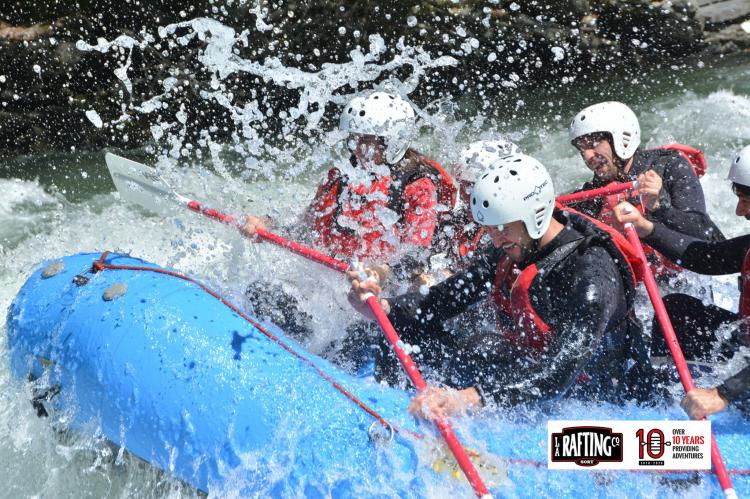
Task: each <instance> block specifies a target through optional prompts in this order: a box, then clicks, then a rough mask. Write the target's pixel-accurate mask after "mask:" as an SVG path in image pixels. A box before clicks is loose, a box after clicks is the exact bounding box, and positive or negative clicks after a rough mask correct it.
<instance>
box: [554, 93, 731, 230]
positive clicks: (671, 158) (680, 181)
mask: <svg viewBox="0 0 750 499" xmlns="http://www.w3.org/2000/svg"><path fill="white" fill-rule="evenodd" d="M569 136H570V141H571V143H572V144H573V146H574V147H575V148H576V149H578V151H579V152H580V153H581V157H582V158H583V160H584V162H585V163H586V166H588V167H589V169H590V170H591V171H593V172H594V178H593V179H592V180H591V181H589V182H586V183H585V184H584V185H583V187H581V189H579V190H580V191H583V190H589V189H594V188H597V187H602V186H604V185H607V184H609V183H610V182H615V181H618V182H628V181H631V180H638V183H639V186H640V188H639V190H640V193H641V197H640V200H639V199H636V198H634V199H630V200H629V201H630V202H631V203H632V204H633V205H635V206H638V207H639V209H640V210H641V211H642V212H644V210H645V214H646V218H648V219H649V220H652V221H655V222H659V223H661V224H663V225H665V226H666V227H669V228H670V229H673V230H676V231H677V232H681V233H683V234H688V235H690V236H694V237H696V238H698V239H703V240H706V241H721V240H723V239H724V236H723V235H722V233H721V231H720V230H719V228H718V227H717V226H716V225H715V224H714V223H713V221H712V220H711V218H710V217H709V216H708V213H707V212H706V202H705V199H704V197H703V189H702V187H701V184H700V182H699V180H698V176H697V175H696V173H695V171H694V169H693V167H692V166H691V164H690V162H688V160H687V159H686V157H688V156H687V155H685V156H683V155H682V154H681V153H680V152H678V151H677V150H674V149H672V148H671V147H677V148H684V149H690V148H688V147H687V146H680V145H676V144H673V145H672V146H670V148H666V147H665V148H656V149H648V150H644V149H639V148H638V146H639V145H640V143H641V128H640V125H639V123H638V118H637V117H636V115H635V113H633V111H632V110H631V109H630V108H629V107H628V106H626V105H625V104H622V103H620V102H611V101H610V102H601V103H599V104H594V105H593V106H589V107H587V108H585V109H584V110H582V111H581V112H579V113H578V114H577V115H576V116H575V117H574V118H573V121H572V122H571V124H570V129H569ZM694 152H695V153H697V154H700V155H701V161H702V153H700V152H699V151H694ZM702 166H704V167H705V163H704V165H702ZM575 208H576V209H577V210H579V211H581V212H583V213H585V214H587V215H589V216H592V217H594V218H596V219H598V220H602V221H604V222H606V223H610V216H611V212H610V210H609V208H608V205H607V200H606V199H605V198H603V197H599V198H597V199H594V200H591V201H585V202H582V203H577V204H576V205H575Z"/></svg>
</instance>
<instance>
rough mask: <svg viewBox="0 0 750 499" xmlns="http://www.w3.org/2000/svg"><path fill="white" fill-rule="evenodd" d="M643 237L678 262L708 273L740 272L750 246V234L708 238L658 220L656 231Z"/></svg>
mask: <svg viewBox="0 0 750 499" xmlns="http://www.w3.org/2000/svg"><path fill="white" fill-rule="evenodd" d="M643 241H644V242H645V243H647V244H648V245H649V246H651V247H653V248H654V249H656V250H658V251H660V252H662V253H664V255H666V256H667V258H669V259H670V260H672V261H674V262H675V263H677V264H678V265H681V266H682V267H685V268H686V269H688V270H692V271H693V272H697V273H699V274H706V275H724V274H734V273H736V272H739V271H740V270H741V269H742V261H743V260H744V258H745V254H746V253H747V251H748V250H749V249H750V235H746V236H739V237H735V238H734V239H727V240H726V241H704V240H702V239H698V238H696V237H692V236H688V235H685V234H680V233H679V232H676V231H674V230H671V229H669V228H667V227H665V226H664V225H661V224H658V223H655V224H654V231H653V232H652V233H651V235H649V236H648V237H646V238H644V239H643Z"/></svg>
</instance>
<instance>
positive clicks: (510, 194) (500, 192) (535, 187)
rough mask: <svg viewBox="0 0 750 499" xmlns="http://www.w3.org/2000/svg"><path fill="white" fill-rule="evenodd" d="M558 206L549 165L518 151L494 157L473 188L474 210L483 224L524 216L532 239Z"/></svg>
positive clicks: (547, 223) (540, 233) (472, 209)
mask: <svg viewBox="0 0 750 499" xmlns="http://www.w3.org/2000/svg"><path fill="white" fill-rule="evenodd" d="M554 208H555V188H554V186H553V185H552V177H550V175H549V172H548V171H547V169H546V168H544V166H543V165H542V164H541V163H540V162H539V161H537V160H535V159H534V158H532V157H531V156H526V155H525V154H518V155H516V156H509V157H507V158H502V159H499V160H497V161H495V162H494V163H493V164H492V166H490V168H489V169H488V170H487V171H485V173H484V174H483V175H482V176H481V177H480V178H479V180H477V182H476V184H474V188H473V189H472V191H471V214H472V216H473V217H474V220H475V221H476V222H477V223H479V224H482V225H502V224H507V223H511V222H516V221H518V220H521V221H522V222H523V223H524V225H525V226H526V231H527V232H528V233H529V236H531V237H532V239H539V238H540V237H542V235H543V234H544V233H545V232H546V231H547V228H548V227H549V224H550V222H551V221H552V212H553V211H554Z"/></svg>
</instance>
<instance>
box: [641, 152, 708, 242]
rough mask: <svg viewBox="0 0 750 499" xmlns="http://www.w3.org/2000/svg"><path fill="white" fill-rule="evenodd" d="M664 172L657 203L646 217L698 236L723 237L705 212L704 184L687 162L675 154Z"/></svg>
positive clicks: (684, 232)
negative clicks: (660, 194) (702, 184)
mask: <svg viewBox="0 0 750 499" xmlns="http://www.w3.org/2000/svg"><path fill="white" fill-rule="evenodd" d="M663 173H664V174H663V176H662V196H660V206H659V207H658V208H657V209H656V210H654V211H652V212H649V214H648V218H649V219H650V220H653V221H655V222H659V223H662V224H664V225H665V226H667V227H669V228H670V229H673V230H676V231H678V232H681V233H683V234H688V235H690V236H694V237H697V238H699V239H703V240H709V239H716V238H717V237H718V238H719V239H723V235H722V234H721V231H719V229H718V227H716V225H715V224H714V222H713V221H712V220H711V218H710V217H709V216H708V213H707V211H706V200H705V198H704V195H703V188H702V187H701V184H700V181H699V179H698V177H697V175H696V174H695V172H694V171H693V168H692V167H691V166H690V164H689V163H688V162H687V161H686V160H685V159H684V158H682V157H681V156H676V157H675V158H674V159H672V160H671V161H670V162H669V164H668V165H667V166H666V167H665V168H664V172H663Z"/></svg>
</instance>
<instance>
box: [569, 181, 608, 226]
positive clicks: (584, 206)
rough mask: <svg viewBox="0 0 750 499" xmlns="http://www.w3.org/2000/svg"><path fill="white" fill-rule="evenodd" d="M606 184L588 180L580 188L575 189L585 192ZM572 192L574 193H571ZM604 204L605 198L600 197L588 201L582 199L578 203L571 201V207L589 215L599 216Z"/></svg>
mask: <svg viewBox="0 0 750 499" xmlns="http://www.w3.org/2000/svg"><path fill="white" fill-rule="evenodd" d="M603 185H604V184H600V183H596V182H593V181H591V182H586V183H585V184H583V185H582V186H581V188H580V189H576V190H574V191H573V193H575V192H583V191H590V190H591V189H596V188H597V187H602V186H603ZM571 194H572V193H571ZM603 206H604V198H603V197H601V196H600V197H598V198H594V199H589V200H587V201H581V202H578V203H571V204H570V207H571V208H573V209H575V210H578V211H580V212H581V213H583V214H585V215H588V216H590V217H594V218H599V213H600V212H601V211H602V207H603Z"/></svg>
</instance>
